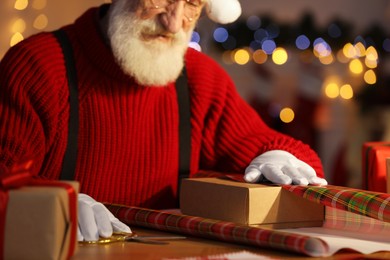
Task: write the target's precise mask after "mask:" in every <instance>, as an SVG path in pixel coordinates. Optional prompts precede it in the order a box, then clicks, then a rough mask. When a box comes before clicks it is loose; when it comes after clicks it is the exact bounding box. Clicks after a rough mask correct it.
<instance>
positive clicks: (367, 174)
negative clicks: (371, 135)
mask: <svg viewBox="0 0 390 260" xmlns="http://www.w3.org/2000/svg"><path fill="white" fill-rule="evenodd" d="M388 157H390V142H366V143H364V144H363V149H362V162H363V165H362V167H363V169H362V173H363V174H362V175H363V176H362V178H363V189H365V190H370V191H377V192H387V187H386V185H387V184H386V183H387V182H386V158H388Z"/></svg>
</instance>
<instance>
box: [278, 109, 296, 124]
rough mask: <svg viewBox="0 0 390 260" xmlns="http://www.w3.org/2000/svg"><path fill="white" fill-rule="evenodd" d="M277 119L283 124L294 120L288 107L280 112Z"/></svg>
mask: <svg viewBox="0 0 390 260" xmlns="http://www.w3.org/2000/svg"><path fill="white" fill-rule="evenodd" d="M279 117H280V120H282V122H283V123H291V122H292V121H293V120H294V118H295V113H294V110H292V109H291V108H289V107H285V108H283V109H282V110H281V111H280V115H279Z"/></svg>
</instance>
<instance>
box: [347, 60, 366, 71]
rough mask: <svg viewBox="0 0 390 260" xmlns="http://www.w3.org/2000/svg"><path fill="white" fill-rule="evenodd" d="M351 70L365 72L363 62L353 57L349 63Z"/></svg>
mask: <svg viewBox="0 0 390 260" xmlns="http://www.w3.org/2000/svg"><path fill="white" fill-rule="evenodd" d="M349 70H350V71H351V72H352V73H354V74H360V73H362V72H363V64H362V62H361V61H360V60H359V59H353V60H351V62H350V63H349Z"/></svg>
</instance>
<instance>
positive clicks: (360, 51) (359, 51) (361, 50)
mask: <svg viewBox="0 0 390 260" xmlns="http://www.w3.org/2000/svg"><path fill="white" fill-rule="evenodd" d="M355 51H356V55H357V56H359V57H363V56H365V55H366V47H365V46H364V44H363V43H361V42H358V43H356V44H355Z"/></svg>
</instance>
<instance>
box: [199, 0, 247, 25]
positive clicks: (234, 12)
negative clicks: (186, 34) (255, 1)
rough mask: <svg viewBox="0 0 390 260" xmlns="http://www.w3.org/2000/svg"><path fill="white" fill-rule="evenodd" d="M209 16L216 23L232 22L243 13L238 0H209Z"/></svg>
mask: <svg viewBox="0 0 390 260" xmlns="http://www.w3.org/2000/svg"><path fill="white" fill-rule="evenodd" d="M206 12H207V16H208V17H209V18H210V19H211V20H213V21H214V22H216V23H221V24H226V23H232V22H234V21H235V20H237V18H238V17H239V16H240V15H241V5H240V3H239V2H238V0H207V2H206Z"/></svg>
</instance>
